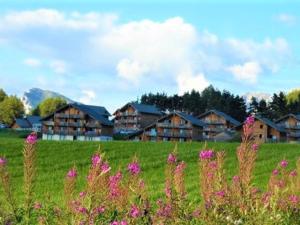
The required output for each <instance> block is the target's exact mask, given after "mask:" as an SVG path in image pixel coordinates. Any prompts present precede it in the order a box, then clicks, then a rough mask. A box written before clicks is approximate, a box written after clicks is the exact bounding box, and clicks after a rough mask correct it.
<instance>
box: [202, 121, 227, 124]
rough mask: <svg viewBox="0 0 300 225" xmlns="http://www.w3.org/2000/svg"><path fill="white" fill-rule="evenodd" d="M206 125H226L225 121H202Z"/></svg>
mask: <svg viewBox="0 0 300 225" xmlns="http://www.w3.org/2000/svg"><path fill="white" fill-rule="evenodd" d="M203 122H205V123H206V124H226V122H225V121H221V120H203Z"/></svg>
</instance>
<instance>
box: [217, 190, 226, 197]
mask: <svg viewBox="0 0 300 225" xmlns="http://www.w3.org/2000/svg"><path fill="white" fill-rule="evenodd" d="M216 196H219V197H221V198H224V196H225V191H217V192H216Z"/></svg>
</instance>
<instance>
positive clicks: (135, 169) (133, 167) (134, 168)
mask: <svg viewBox="0 0 300 225" xmlns="http://www.w3.org/2000/svg"><path fill="white" fill-rule="evenodd" d="M127 169H128V171H129V172H130V173H131V174H132V175H137V174H139V173H140V172H141V168H140V165H139V164H138V163H137V162H132V163H129V164H128V167H127Z"/></svg>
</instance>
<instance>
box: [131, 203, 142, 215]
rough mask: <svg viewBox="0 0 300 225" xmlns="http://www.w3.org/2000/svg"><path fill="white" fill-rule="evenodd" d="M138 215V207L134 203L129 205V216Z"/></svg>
mask: <svg viewBox="0 0 300 225" xmlns="http://www.w3.org/2000/svg"><path fill="white" fill-rule="evenodd" d="M139 215H140V210H139V208H138V207H137V206H136V205H133V206H131V209H130V216H131V217H132V218H137V217H139Z"/></svg>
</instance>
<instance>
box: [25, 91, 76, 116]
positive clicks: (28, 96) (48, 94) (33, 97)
mask: <svg viewBox="0 0 300 225" xmlns="http://www.w3.org/2000/svg"><path fill="white" fill-rule="evenodd" d="M55 97H60V98H63V99H65V100H66V101H67V102H68V103H70V102H74V101H73V100H71V99H69V98H67V97H65V96H64V95H62V94H59V93H57V92H54V91H49V90H42V89H40V88H31V89H30V90H29V91H26V92H24V94H23V96H22V98H21V100H22V102H23V104H24V106H25V111H26V113H29V112H30V111H31V110H32V109H34V108H35V107H36V106H37V105H38V104H39V103H40V102H42V101H43V100H44V99H46V98H55Z"/></svg>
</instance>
